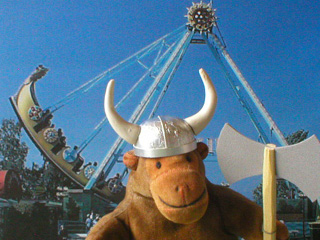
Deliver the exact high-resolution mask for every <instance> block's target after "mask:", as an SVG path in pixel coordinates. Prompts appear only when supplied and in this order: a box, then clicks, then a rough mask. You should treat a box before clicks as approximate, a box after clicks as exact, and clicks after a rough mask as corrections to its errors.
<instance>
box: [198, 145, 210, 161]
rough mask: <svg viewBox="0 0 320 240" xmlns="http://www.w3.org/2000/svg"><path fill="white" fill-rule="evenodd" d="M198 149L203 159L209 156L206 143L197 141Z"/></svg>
mask: <svg viewBox="0 0 320 240" xmlns="http://www.w3.org/2000/svg"><path fill="white" fill-rule="evenodd" d="M197 151H198V153H199V154H200V156H201V159H202V160H204V159H205V158H206V157H207V156H208V153H209V149H208V146H207V145H206V144H204V143H203V142H198V143H197Z"/></svg>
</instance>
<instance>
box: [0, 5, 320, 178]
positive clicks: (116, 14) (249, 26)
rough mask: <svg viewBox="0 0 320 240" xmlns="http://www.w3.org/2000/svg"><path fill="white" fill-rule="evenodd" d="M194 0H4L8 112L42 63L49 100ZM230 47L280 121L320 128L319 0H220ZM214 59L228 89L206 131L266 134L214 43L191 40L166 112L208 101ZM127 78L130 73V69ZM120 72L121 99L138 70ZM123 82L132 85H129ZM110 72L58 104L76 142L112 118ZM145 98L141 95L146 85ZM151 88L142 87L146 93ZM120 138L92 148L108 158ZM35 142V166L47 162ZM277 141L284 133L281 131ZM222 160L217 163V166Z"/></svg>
mask: <svg viewBox="0 0 320 240" xmlns="http://www.w3.org/2000/svg"><path fill="white" fill-rule="evenodd" d="M191 5H192V2H191V1H186V0H182V1H168V0H164V1H146V0H139V1H135V0H134V1H128V0H127V1H84V0H81V1H62V0H56V1H48V0H44V1H32V0H28V1H26V0H22V1H3V2H2V4H1V9H0V88H1V89H2V94H1V95H0V113H1V115H0V118H1V119H2V118H15V119H16V116H15V114H14V112H13V110H12V108H11V106H10V104H9V101H8V98H9V96H11V95H13V94H14V93H15V92H16V91H17V89H18V87H19V86H20V84H21V83H22V82H23V80H24V79H25V78H26V77H27V76H28V75H29V74H30V73H31V72H32V71H33V70H34V68H35V67H36V66H37V65H38V64H43V65H45V66H47V67H49V68H50V72H49V73H48V75H47V77H45V78H44V79H42V80H40V81H39V82H38V84H37V96H38V99H39V102H40V103H41V105H42V106H43V107H45V106H49V105H50V104H52V103H53V102H55V101H57V100H59V99H60V98H62V97H64V96H65V95H66V94H67V93H69V92H71V91H72V90H74V89H75V88H76V87H78V86H80V85H81V84H83V83H85V82H86V81H88V80H89V79H91V78H93V77H95V76H96V75H98V74H99V73H101V72H103V71H104V70H106V69H108V68H110V67H112V66H113V65H115V64H117V63H118V62H120V61H121V60H123V59H124V58H126V57H128V56H130V55H132V54H133V53H135V52H136V51H138V50H140V49H141V48H143V47H144V46H146V45H148V44H149V43H151V42H153V41H155V40H156V39H158V38H160V37H161V36H163V35H165V34H167V33H169V32H171V31H173V30H174V29H176V28H178V27H179V26H181V25H183V24H185V23H186V18H184V15H185V14H186V13H187V10H186V7H189V6H191ZM213 6H214V8H217V16H218V17H219V20H218V23H219V27H220V30H221V32H222V35H223V37H224V40H225V42H226V44H227V50H228V51H229V53H230V55H231V56H232V58H233V59H234V61H235V62H236V63H237V65H238V67H239V68H240V70H241V72H242V73H243V75H244V76H245V78H246V79H247V81H248V82H249V83H250V85H251V86H252V88H253V89H254V91H255V92H256V94H257V95H258V97H259V98H260V99H261V101H262V102H263V104H264V105H265V107H266V109H267V110H268V111H269V113H270V114H271V116H272V117H273V119H274V120H275V122H276V123H277V124H278V127H279V128H280V129H281V130H282V132H283V133H284V134H285V135H287V134H290V133H292V132H294V131H296V130H299V129H305V130H308V131H310V134H316V135H318V136H320V129H319V122H320V111H319V107H320V100H319V96H318V95H319V93H320V83H319V77H320V60H319V59H320V57H319V56H320V41H319V35H320V15H319V12H320V11H319V10H320V7H319V3H318V2H317V1H302V0H296V1H287V0H286V1H281V2H279V1H275V0H268V1H266V0H262V1H249V0H242V1H231V0H223V1H222V0H221V1H218V0H216V1H214V3H213ZM201 67H202V68H205V69H206V70H207V71H208V73H209V74H210V76H211V77H212V80H213V82H214V84H215V85H216V88H217V91H218V99H219V100H218V108H217V111H216V114H215V116H214V118H213V120H212V121H211V123H210V125H209V126H208V127H207V128H206V129H205V130H204V131H203V132H202V133H201V134H200V137H204V138H206V137H212V138H216V137H217V136H218V134H219V132H220V130H221V128H222V126H223V124H224V123H225V122H229V123H231V124H232V125H233V126H235V127H236V128H237V129H238V130H239V131H240V132H242V133H244V134H245V135H247V136H249V137H251V138H253V139H255V140H257V134H256V133H255V131H254V129H253V127H252V126H251V124H250V121H249V118H248V117H247V116H246V114H245V112H244V111H243V109H242V108H241V107H240V105H239V103H238V102H237V100H236V98H235V97H234V96H233V93H232V91H231V89H230V88H229V86H227V83H226V81H225V80H224V79H223V75H222V71H220V69H219V67H218V66H217V64H216V62H215V61H214V59H213V57H212V55H211V53H210V52H209V50H208V48H207V47H206V46H193V45H192V46H191V47H190V49H189V50H188V52H187V54H186V56H185V58H184V60H183V62H182V64H181V67H180V68H179V70H178V71H177V74H176V76H175V79H174V81H173V83H172V85H171V86H170V88H169V91H168V93H167V94H166V97H165V100H164V101H163V103H162V105H161V107H160V109H159V112H158V113H159V114H167V115H173V116H179V117H181V118H184V117H187V116H189V115H191V114H193V113H195V112H196V111H197V110H198V109H199V108H200V107H201V105H202V101H203V87H202V84H201V81H200V78H199V76H198V69H199V68H201ZM121 77H122V78H121ZM115 78H116V81H117V82H116V99H120V98H121V96H123V94H124V93H125V89H126V88H125V86H126V85H130V83H131V82H130V81H132V80H131V79H130V76H129V77H128V78H125V76H119V77H118V78H117V77H115ZM122 82H123V84H122ZM105 86H106V81H105V82H103V83H101V84H100V85H99V86H98V87H97V89H95V90H94V91H93V92H92V93H91V94H88V95H85V96H82V97H81V98H80V99H77V100H76V101H74V102H73V103H71V104H70V106H68V108H66V109H63V110H61V111H59V113H57V115H55V117H54V122H55V123H56V125H57V126H58V127H61V128H63V130H64V133H65V135H66V136H67V138H68V144H70V145H71V146H72V145H74V144H80V143H81V141H82V140H83V139H85V137H86V136H87V135H88V134H89V133H90V131H91V130H92V129H93V128H94V126H95V125H96V124H98V123H99V121H100V120H101V119H102V118H103V117H104V112H103V94H104V90H105ZM136 95H137V96H136V98H137V99H138V97H139V95H140V94H136ZM141 95H142V94H141ZM114 139H115V134H114V132H113V130H111V129H110V128H106V130H105V131H104V132H103V133H102V134H101V135H100V136H99V138H98V140H96V141H95V142H93V144H92V146H90V147H88V149H87V150H86V152H85V153H84V156H85V158H86V159H87V160H88V161H100V160H101V159H102V158H103V156H104V155H105V154H106V152H107V150H108V147H109V146H110V145H111V144H112V142H113V141H114ZM23 140H24V141H26V142H27V143H28V145H29V146H30V148H31V149H30V153H29V156H28V165H31V163H32V162H33V161H35V162H39V163H41V161H42V160H41V156H40V154H39V153H38V151H37V150H36V149H35V148H34V147H33V146H32V144H31V142H30V141H29V140H28V137H27V136H26V135H24V136H23ZM272 140H273V141H275V138H274V137H273V138H272ZM216 169H217V165H216V164H213V163H212V164H208V166H207V175H208V176H209V178H211V179H213V181H214V180H215V178H214V177H212V176H211V175H215V174H216V173H215V172H216V171H217V170H216ZM216 181H220V179H218V180H216Z"/></svg>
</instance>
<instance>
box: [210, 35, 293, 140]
mask: <svg viewBox="0 0 320 240" xmlns="http://www.w3.org/2000/svg"><path fill="white" fill-rule="evenodd" d="M209 36H210V37H212V39H213V42H214V44H215V46H216V47H217V48H218V49H219V50H220V51H221V54H222V56H223V57H224V59H225V60H226V61H227V63H228V64H229V66H230V68H231V69H232V71H233V72H234V74H235V76H236V77H237V79H238V80H239V82H240V83H241V85H242V86H243V87H244V89H245V90H246V92H247V93H248V95H249V97H250V98H251V100H252V102H253V103H254V104H255V106H256V107H257V109H258V110H259V112H260V114H261V115H262V116H263V118H264V120H265V121H266V123H267V124H268V126H269V128H270V130H273V131H274V132H275V136H276V138H277V140H278V141H279V143H280V144H281V145H282V146H286V145H288V143H287V140H286V139H285V137H284V136H283V134H282V132H281V131H280V129H279V128H278V126H277V124H276V123H275V121H274V120H273V119H272V117H271V115H270V114H269V112H268V111H267V109H266V108H265V107H264V105H263V104H262V103H261V101H260V99H259V98H258V96H257V95H256V94H255V92H254V91H253V89H252V88H251V86H250V85H249V83H248V82H247V80H246V79H245V78H244V76H243V75H242V73H241V72H240V70H239V68H238V67H237V65H236V64H235V62H234V61H233V59H232V58H231V56H230V55H229V53H228V52H227V50H226V48H225V47H224V45H222V43H221V41H220V39H219V38H218V36H217V35H215V34H209Z"/></svg>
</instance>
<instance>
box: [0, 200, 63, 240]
mask: <svg viewBox="0 0 320 240" xmlns="http://www.w3.org/2000/svg"><path fill="white" fill-rule="evenodd" d="M20 205H21V206H20ZM60 215H61V213H59V212H58V211H57V210H53V209H52V210H50V209H49V208H48V207H46V206H45V205H44V204H42V203H37V202H36V203H34V204H33V205H28V206H26V205H25V204H18V206H17V207H11V208H10V209H9V211H8V215H7V216H6V222H7V224H6V226H5V228H4V232H3V234H4V236H3V238H4V239H7V240H21V239H23V240H43V239H47V240H56V239H57V225H58V218H59V216H60Z"/></svg>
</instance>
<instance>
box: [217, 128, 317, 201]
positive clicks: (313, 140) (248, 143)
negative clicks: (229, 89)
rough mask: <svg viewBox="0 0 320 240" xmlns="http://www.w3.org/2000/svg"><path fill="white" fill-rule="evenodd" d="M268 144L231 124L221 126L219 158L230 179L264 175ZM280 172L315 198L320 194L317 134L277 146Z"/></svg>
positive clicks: (281, 176) (227, 177)
mask: <svg viewBox="0 0 320 240" xmlns="http://www.w3.org/2000/svg"><path fill="white" fill-rule="evenodd" d="M264 148H265V145H264V144H262V143H258V142H256V141H253V140H251V139H249V138H247V137H245V136H243V135H242V134H240V133H239V132H238V131H237V130H235V129H234V128H233V127H231V126H230V125H229V124H227V123H226V124H225V125H224V127H223V129H222V130H221V133H220V136H219V139H218V144H217V155H218V162H219V165H220V168H221V171H222V173H223V174H224V177H225V178H226V180H227V181H228V182H229V183H230V184H232V183H234V182H237V181H239V180H241V179H244V178H247V177H251V176H255V175H260V174H262V169H263V154H264ZM275 152H276V157H275V158H276V175H277V176H278V177H280V178H284V179H286V180H288V181H290V182H292V183H293V184H295V185H296V186H297V187H298V188H299V189H300V190H301V191H303V192H304V194H305V195H306V196H308V197H309V198H310V199H311V200H312V201H315V200H316V199H317V197H319V196H320V173H319V172H320V142H319V140H318V139H317V137H316V136H315V135H313V136H312V137H310V138H308V139H307V140H305V141H303V142H300V143H297V144H294V145H289V146H284V147H277V148H275Z"/></svg>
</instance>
